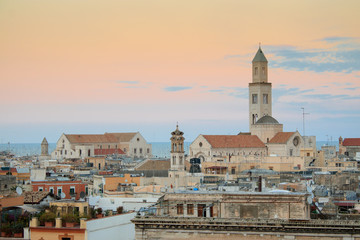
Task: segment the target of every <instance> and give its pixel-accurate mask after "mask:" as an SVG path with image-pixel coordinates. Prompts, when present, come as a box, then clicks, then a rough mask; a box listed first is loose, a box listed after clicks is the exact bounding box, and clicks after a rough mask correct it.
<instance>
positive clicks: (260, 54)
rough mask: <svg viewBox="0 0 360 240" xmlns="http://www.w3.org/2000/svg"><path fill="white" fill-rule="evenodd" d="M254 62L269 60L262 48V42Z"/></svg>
mask: <svg viewBox="0 0 360 240" xmlns="http://www.w3.org/2000/svg"><path fill="white" fill-rule="evenodd" d="M252 61H253V62H267V59H266V57H265V55H264V53H263V51H262V49H261V43H259V49H258V51H257V53H256V55H255V57H254V59H253V60H252Z"/></svg>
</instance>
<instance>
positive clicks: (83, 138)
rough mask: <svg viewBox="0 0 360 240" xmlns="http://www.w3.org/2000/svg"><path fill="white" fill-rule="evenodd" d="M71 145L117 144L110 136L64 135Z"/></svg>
mask: <svg viewBox="0 0 360 240" xmlns="http://www.w3.org/2000/svg"><path fill="white" fill-rule="evenodd" d="M65 136H66V137H67V139H69V141H70V142H71V143H118V139H117V138H116V137H115V136H113V135H110V134H65Z"/></svg>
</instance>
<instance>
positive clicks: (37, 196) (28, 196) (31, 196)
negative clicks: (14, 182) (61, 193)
mask: <svg viewBox="0 0 360 240" xmlns="http://www.w3.org/2000/svg"><path fill="white" fill-rule="evenodd" d="M49 194H50V193H49V192H44V191H41V192H33V191H31V192H30V191H29V192H24V193H23V195H24V203H39V202H40V201H41V200H43V199H44V198H45V197H46V196H47V195H49Z"/></svg>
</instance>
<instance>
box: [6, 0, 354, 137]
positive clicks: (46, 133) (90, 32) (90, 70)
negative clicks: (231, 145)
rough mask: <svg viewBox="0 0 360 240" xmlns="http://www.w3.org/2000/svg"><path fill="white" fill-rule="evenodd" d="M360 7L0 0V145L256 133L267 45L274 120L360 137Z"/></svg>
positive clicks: (323, 133)
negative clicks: (251, 95)
mask: <svg viewBox="0 0 360 240" xmlns="http://www.w3.org/2000/svg"><path fill="white" fill-rule="evenodd" d="M359 9H360V1H358V0H347V1H337V0H332V1H328V0H327V1H323V0H317V1H306V0H305V1H285V0H284V1H271V0H266V1H265V0H264V1H250V0H249V1H242V0H192V1H186V0H185V1H172V0H131V1H130V0H129V1H121V0H103V1H93V0H86V1H85V0H61V1H60V0H59V1H56V0H52V1H49V0H34V1H31V0H27V1H24V0H22V1H18V0H0V81H1V88H0V112H1V114H0V116H1V117H0V143H7V142H34V143H36V142H38V143H40V142H41V140H42V138H43V137H47V139H48V141H49V142H56V141H57V139H58V138H59V137H60V135H61V133H104V132H129V131H140V132H141V133H142V134H143V136H144V137H145V138H146V139H147V140H148V141H150V142H151V141H168V140H169V138H170V132H171V131H172V130H174V129H175V126H176V122H179V126H180V129H181V130H182V131H184V132H185V137H186V141H192V140H194V139H195V137H197V136H198V135H199V134H237V133H238V132H240V131H242V132H246V131H248V130H249V129H248V128H249V126H248V89H247V87H248V83H249V82H250V81H251V61H252V59H253V57H254V56H255V53H256V51H257V49H258V46H259V42H261V47H262V49H263V51H264V53H265V55H266V57H267V59H268V61H269V81H270V82H271V83H272V84H273V85H272V86H273V117H275V118H276V119H277V120H278V121H279V122H280V123H282V124H284V131H296V130H298V131H299V132H300V133H301V134H302V133H303V122H302V110H301V108H302V107H304V108H305V111H306V112H307V113H309V114H308V115H306V117H305V126H306V135H315V136H316V137H317V140H327V139H329V138H333V140H335V139H337V138H338V137H339V136H340V135H341V136H343V137H345V138H347V137H360V125H359V120H360V14H359Z"/></svg>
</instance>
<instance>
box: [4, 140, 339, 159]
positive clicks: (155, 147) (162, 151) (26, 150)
mask: <svg viewBox="0 0 360 240" xmlns="http://www.w3.org/2000/svg"><path fill="white" fill-rule="evenodd" d="M149 143H150V144H151V145H152V155H153V157H157V158H169V157H170V146H171V144H170V141H169V142H149ZM190 144H191V142H184V150H185V154H189V146H190ZM321 146H336V149H337V150H338V149H339V143H338V141H332V142H330V141H316V148H317V150H321ZM55 148H56V143H49V154H51V152H52V151H54V150H55ZM0 151H10V152H11V153H12V154H14V155H15V156H17V157H22V156H31V155H40V154H41V144H40V143H10V144H4V143H2V144H0Z"/></svg>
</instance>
